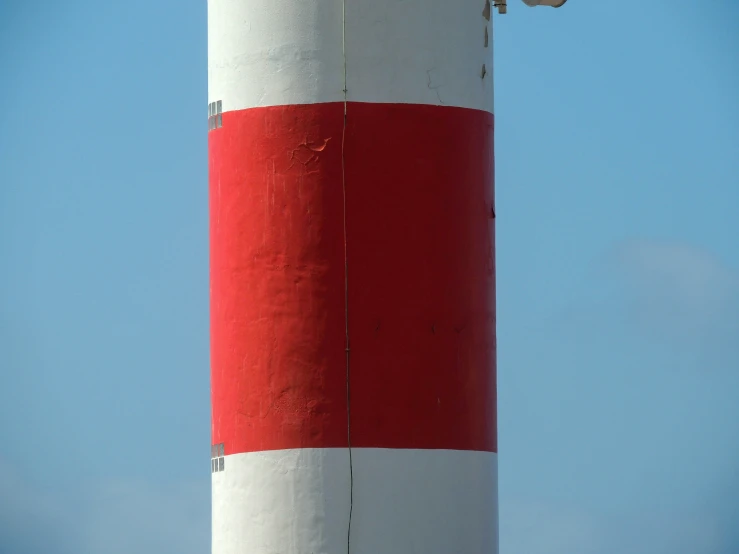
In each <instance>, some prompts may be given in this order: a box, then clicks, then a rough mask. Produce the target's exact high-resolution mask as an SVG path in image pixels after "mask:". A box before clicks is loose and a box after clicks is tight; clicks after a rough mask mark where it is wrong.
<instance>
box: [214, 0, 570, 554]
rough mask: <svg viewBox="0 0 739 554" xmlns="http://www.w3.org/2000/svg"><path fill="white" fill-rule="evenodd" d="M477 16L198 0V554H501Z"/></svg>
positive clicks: (481, 26)
mask: <svg viewBox="0 0 739 554" xmlns="http://www.w3.org/2000/svg"><path fill="white" fill-rule="evenodd" d="M524 1H526V3H527V4H530V5H532V4H537V2H536V1H535V0H524ZM550 1H551V0H550ZM539 3H540V4H547V1H546V0H545V1H543V2H539ZM556 3H563V2H561V0H560V1H559V2H555V4H556ZM547 5H553V4H547ZM496 7H497V8H498V10H499V11H501V12H504V11H505V3H500V4H499V3H494V4H493V5H491V3H490V2H489V1H487V0H208V159H209V210H210V276H211V280H210V283H211V284H210V306H211V307H210V318H211V398H212V444H211V472H212V518H213V519H212V533H213V539H212V553H213V554H411V553H419V554H495V553H497V552H498V504H497V495H498V493H497V451H498V441H497V423H496V394H497V393H496V339H495V327H496V319H495V195H494V160H493V148H494V143H493V134H494V115H493V114H494V110H493V29H492V12H493V11H494V10H495V8H496Z"/></svg>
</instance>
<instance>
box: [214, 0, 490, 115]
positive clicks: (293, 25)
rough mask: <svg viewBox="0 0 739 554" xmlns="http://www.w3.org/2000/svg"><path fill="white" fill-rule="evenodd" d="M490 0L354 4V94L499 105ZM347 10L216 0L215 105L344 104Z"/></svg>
mask: <svg viewBox="0 0 739 554" xmlns="http://www.w3.org/2000/svg"><path fill="white" fill-rule="evenodd" d="M484 6H485V2H484V1H483V0H351V1H347V2H346V35H345V36H346V75H347V99H348V100H349V101H355V102H379V103H387V102H390V103H411V104H431V105H446V106H458V107H465V108H472V109H478V110H486V111H490V112H492V111H493V79H492V73H493V48H492V45H493V37H492V23H491V22H490V21H487V20H486V19H485V17H483V8H484ZM343 14H344V6H343V1H342V0H208V102H213V101H217V100H223V110H224V111H232V110H238V109H245V108H253V107H261V106H277V105H288V104H313V103H319V102H341V101H343V100H344V92H343V89H344V52H343V43H344V40H343V37H344V34H343V29H344V24H343ZM486 27H487V32H488V46H487V47H486V46H485V29H486ZM483 65H485V73H486V74H485V76H484V77H482V67H483Z"/></svg>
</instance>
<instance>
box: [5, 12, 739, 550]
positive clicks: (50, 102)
mask: <svg viewBox="0 0 739 554" xmlns="http://www.w3.org/2000/svg"><path fill="white" fill-rule="evenodd" d="M205 16H206V7H205V2H203V1H198V2H194V1H186V2H175V1H174V0H161V1H159V2H150V1H149V2H144V1H142V0H129V1H127V2H93V1H92V0H69V1H68V2H64V3H60V2H50V1H49V2H41V1H32V0H25V1H22V2H21V1H20V0H3V1H2V2H0V75H2V76H3V86H2V87H0V104H1V105H2V106H3V107H4V109H3V110H1V111H0V260H2V263H1V264H0V269H1V270H2V271H0V291H2V292H0V499H2V500H0V553H2V554H5V552H8V553H9V554H10V553H12V554H36V553H41V552H43V553H44V554H67V553H70V554H71V553H75V554H87V553H90V554H117V553H119V552H120V553H123V552H126V553H129V552H138V553H141V554H149V553H154V552H157V553H159V552H163V551H166V552H179V553H183V554H190V553H193V554H195V553H196V552H198V553H201V552H204V551H208V549H209V524H210V522H209V517H210V516H209V510H210V506H209V501H210V496H209V494H210V492H209V484H210V473H209V466H208V452H209V442H210V441H209V404H208V403H209V391H208V386H209V376H208V268H207V260H208V258H207V247H208V244H207V241H208V237H207V190H206V187H207V158H206V138H207V137H206V121H205V107H206V105H207V97H206V89H207V82H206V77H207V73H206V54H207V53H206V34H205V32H206V20H205ZM495 24H496V28H495V36H494V40H495V48H496V53H495V56H496V67H495V69H494V76H495V79H496V124H497V130H496V133H497V134H496V165H497V217H498V219H497V222H498V253H497V259H498V271H499V277H498V279H499V281H498V287H499V288H498V302H499V313H498V322H499V323H498V325H499V328H498V335H499V338H498V341H499V392H500V404H499V412H500V449H501V454H500V501H501V552H502V553H503V554H560V553H561V554H641V553H644V554H693V553H695V554H736V552H739V533H738V532H737V531H735V530H732V527H735V522H736V521H737V520H739V500H737V499H738V498H739V402H737V398H739V246H738V245H739V218H737V215H736V213H737V208H739V102H737V100H736V98H739V66H737V64H736V59H737V55H738V54H739V36H737V35H736V29H737V28H739V8H737V7H736V6H732V2H730V1H728V0H715V1H714V2H710V3H700V4H696V3H695V2H688V1H687V0H673V1H669V2H668V1H667V0H654V1H652V2H643V3H640V4H639V5H638V6H635V5H632V4H628V3H627V4H617V3H615V2H610V3H608V2H587V1H584V0H570V1H569V2H568V4H567V5H566V6H565V7H564V8H562V9H560V10H551V9H544V8H540V9H529V8H526V7H525V6H524V5H523V4H522V3H520V2H517V0H510V7H509V14H508V15H506V16H504V17H499V18H497V19H496V20H495Z"/></svg>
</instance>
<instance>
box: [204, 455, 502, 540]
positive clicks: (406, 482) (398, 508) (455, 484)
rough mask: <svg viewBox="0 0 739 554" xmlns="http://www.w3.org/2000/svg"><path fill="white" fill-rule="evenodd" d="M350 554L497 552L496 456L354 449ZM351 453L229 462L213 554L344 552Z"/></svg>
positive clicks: (219, 485)
mask: <svg viewBox="0 0 739 554" xmlns="http://www.w3.org/2000/svg"><path fill="white" fill-rule="evenodd" d="M352 459H353V473H354V506H353V515H352V532H351V553H352V554H413V553H418V554H497V553H498V507H497V506H498V488H497V472H498V468H497V455H496V454H493V453H489V452H471V451H459V450H389V449H374V448H371V449H364V448H362V449H352ZM349 482H350V481H349V455H348V451H347V449H343V448H336V449H297V450H277V451H267V452H251V453H246V454H236V455H232V456H227V457H226V460H225V467H224V471H223V472H218V473H214V474H213V549H212V554H245V553H248V554H346V552H347V531H348V522H349V490H350V489H349Z"/></svg>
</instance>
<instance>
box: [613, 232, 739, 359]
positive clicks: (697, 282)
mask: <svg viewBox="0 0 739 554" xmlns="http://www.w3.org/2000/svg"><path fill="white" fill-rule="evenodd" d="M603 268H604V269H606V270H607V271H608V273H609V275H610V277H611V280H612V284H614V285H615V286H616V288H617V290H618V293H617V296H618V298H620V299H621V301H622V304H621V308H622V309H623V310H624V311H625V314H624V315H625V317H626V318H627V320H628V323H629V324H630V325H633V326H634V328H635V329H638V330H639V332H641V333H645V334H646V335H647V336H648V337H651V338H653V339H660V338H661V339H666V340H670V341H673V342H675V343H686V344H688V345H698V346H702V347H711V348H715V347H732V346H736V344H735V343H736V337H737V336H739V273H737V272H736V271H735V270H734V269H733V268H730V267H729V266H727V265H726V264H725V263H723V262H722V261H721V259H720V258H719V257H717V256H715V255H713V254H712V253H711V252H709V251H708V250H706V249H704V248H701V247H699V246H696V245H692V244H688V243H686V242H679V241H659V240H652V239H634V240H629V241H624V242H622V243H620V244H617V245H615V246H614V247H613V249H612V250H610V251H609V252H608V256H607V261H606V263H605V264H604V265H603Z"/></svg>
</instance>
